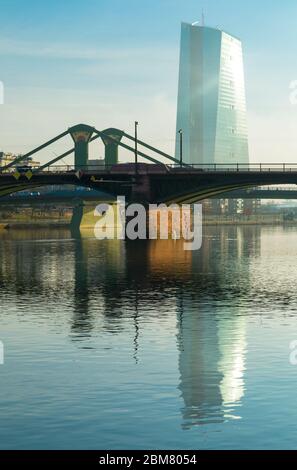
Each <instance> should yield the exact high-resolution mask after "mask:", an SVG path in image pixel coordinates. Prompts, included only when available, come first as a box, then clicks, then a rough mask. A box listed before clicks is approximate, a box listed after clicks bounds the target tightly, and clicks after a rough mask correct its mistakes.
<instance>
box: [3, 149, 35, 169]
mask: <svg viewBox="0 0 297 470" xmlns="http://www.w3.org/2000/svg"><path fill="white" fill-rule="evenodd" d="M18 157H20V155H14V154H13V153H5V152H0V167H3V166H6V165H9V164H10V163H12V162H13V161H14V160H15V159H16V158H18ZM17 166H30V167H31V168H39V167H40V162H36V161H34V160H33V159H32V158H31V157H29V158H27V159H25V160H22V161H21V162H19V163H17Z"/></svg>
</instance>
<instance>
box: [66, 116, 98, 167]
mask: <svg viewBox="0 0 297 470" xmlns="http://www.w3.org/2000/svg"><path fill="white" fill-rule="evenodd" d="M69 132H70V135H71V137H72V139H73V142H74V167H75V169H76V170H80V169H81V170H83V169H86V168H87V165H88V159H89V142H90V139H91V137H92V134H93V132H94V128H93V127H91V126H88V125H86V124H77V125H76V126H73V127H70V128H69Z"/></svg>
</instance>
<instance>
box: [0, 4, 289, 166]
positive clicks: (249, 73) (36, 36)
mask: <svg viewBox="0 0 297 470" xmlns="http://www.w3.org/2000/svg"><path fill="white" fill-rule="evenodd" d="M0 7H1V30H0V80H2V81H3V83H4V86H5V104H4V105H1V106H0V147H1V149H3V150H5V151H14V152H24V151H26V150H30V149H31V148H32V147H34V146H36V145H38V144H39V143H40V142H43V141H44V140H46V139H48V138H50V137H51V136H53V135H55V134H57V133H60V132H61V131H62V130H64V129H65V128H67V127H69V126H70V125H73V124H75V123H77V122H86V123H89V124H93V125H95V126H96V127H97V128H99V129H103V128H105V127H110V126H115V127H120V128H123V129H125V130H126V131H131V132H132V129H133V123H134V120H135V119H137V120H139V122H140V128H139V132H140V134H141V137H143V138H144V139H145V140H147V141H150V142H152V143H155V144H156V145H157V146H158V147H160V148H163V149H164V150H166V151H169V152H173V148H174V138H175V117H176V94H177V76H178V56H179V34H180V23H181V21H189V22H193V21H196V20H199V19H200V17H201V11H202V8H203V9H204V14H205V22H206V24H207V25H210V26H218V27H220V28H222V29H224V30H226V31H228V32H230V33H232V34H234V35H236V36H238V37H240V38H241V39H242V42H243V50H244V62H245V75H246V90H247V106H248V123H249V137H250V153H251V160H253V161H263V162H265V161H266V162H268V161H272V162H273V161H288V162H293V161H296V162H297V132H296V130H297V106H292V104H291V103H290V101H289V94H290V91H289V84H290V82H291V81H293V80H296V79H297V60H296V50H297V28H296V18H297V2H296V1H294V0H286V2H281V1H276V0H274V1H273V2H272V1H271V0H270V1H268V0H262V1H261V2H258V1H255V0H250V1H249V2H246V1H241V0H237V1H235V0H208V1H207V0H204V1H199V0H150V1H144V0H142V1H141V0H138V1H136V0H126V1H120V0H84V1H83V0H72V1H70V0H68V1H66V0H65V1H63V2H62V1H57V0H51V1H43V2H41V1H37V0H26V1H22V0H0ZM68 143H70V142H68ZM63 145H64V144H63ZM65 145H66V142H65ZM59 150H60V147H59V146H57V148H56V149H54V151H59ZM98 152H101V149H99V150H98V145H97V146H96V147H94V148H93V147H92V153H93V156H97V155H98ZM44 158H46V156H44Z"/></svg>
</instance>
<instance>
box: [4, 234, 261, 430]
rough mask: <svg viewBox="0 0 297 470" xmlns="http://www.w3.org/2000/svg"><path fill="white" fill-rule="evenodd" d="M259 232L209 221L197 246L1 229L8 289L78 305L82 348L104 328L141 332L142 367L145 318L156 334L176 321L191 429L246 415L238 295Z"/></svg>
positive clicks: (185, 422) (73, 330)
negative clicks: (210, 224)
mask: <svg viewBox="0 0 297 470" xmlns="http://www.w3.org/2000/svg"><path fill="white" fill-rule="evenodd" d="M260 230H261V229H260V228H259V227H219V228H208V229H207V231H206V232H205V234H204V242H203V246H202V249H201V250H199V251H197V252H189V251H184V250H183V242H181V241H174V240H169V241H164V240H159V241H157V240H156V241H148V242H146V241H139V242H129V241H126V242H122V241H118V240H115V241H101V242H100V241H98V240H95V239H90V238H83V237H82V238H77V239H72V238H71V236H70V234H69V233H68V232H62V231H60V232H59V231H57V233H55V234H54V236H53V233H52V232H50V233H49V232H47V231H42V232H39V234H36V232H34V235H33V234H29V233H28V231H23V232H20V231H15V232H10V233H9V234H8V233H6V232H2V233H1V234H0V237H1V243H0V256H1V263H0V269H1V273H0V282H1V295H4V293H6V294H7V292H8V291H10V292H11V293H12V292H13V296H14V298H17V299H19V300H21V301H23V300H24V298H26V297H27V298H30V297H32V296H33V297H34V301H35V302H45V303H46V302H48V299H55V301H56V302H57V303H60V305H61V308H63V309H64V310H66V306H68V307H69V304H71V311H72V316H71V318H70V326H68V335H69V337H70V338H71V341H73V342H74V343H75V344H76V345H77V346H78V347H82V348H84V347H86V345H85V341H86V340H87V338H90V337H91V336H92V335H93V336H96V335H97V334H99V332H102V331H106V332H107V333H108V334H112V335H119V334H120V333H122V332H125V331H126V330H127V331H128V332H129V334H130V333H131V330H132V334H131V343H132V344H131V350H132V351H133V352H132V355H133V359H134V361H135V367H138V366H139V364H140V363H141V359H140V358H141V352H142V344H141V341H142V330H143V329H144V328H145V325H146V324H147V323H148V322H149V323H150V324H152V325H154V328H155V331H156V335H157V334H158V328H161V327H162V326H160V325H161V323H160V322H161V320H162V319H164V318H168V319H169V321H172V319H174V321H176V328H177V335H176V337H177V342H176V346H177V350H178V364H177V367H178V371H179V372H178V374H179V379H178V383H177V384H176V387H177V388H178V390H179V391H180V395H181V398H182V401H183V406H182V408H181V415H182V423H181V424H182V427H183V429H190V428H191V427H193V426H196V425H202V424H204V423H220V422H222V421H224V420H226V419H231V418H239V417H240V408H239V405H240V403H241V401H242V399H243V397H244V392H245V355H246V349H247V344H246V331H245V330H246V318H245V316H244V312H242V306H241V305H238V304H237V302H236V300H235V298H234V297H235V296H238V293H239V292H243V293H246V292H248V291H249V290H250V286H249V282H250V277H249V264H250V260H251V259H252V258H253V257H256V256H258V255H259V253H260V248H261V247H260V240H261V237H260ZM32 240H35V242H34V243H33V242H32ZM227 259H228V263H226V260H227ZM19 314H22V313H21V312H20V313H19ZM50 314H51V312H48V316H49V318H50ZM61 314H62V313H61ZM34 320H35V319H34V317H33V316H32V317H30V321H31V322H33V321H34ZM64 328H65V326H64ZM93 347H95V346H93ZM96 347H98V348H99V347H100V345H97V346H96Z"/></svg>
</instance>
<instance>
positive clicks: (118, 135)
mask: <svg viewBox="0 0 297 470" xmlns="http://www.w3.org/2000/svg"><path fill="white" fill-rule="evenodd" d="M103 133H104V136H102V140H103V143H104V146H105V165H107V166H109V165H116V164H117V163H118V161H119V142H121V139H122V137H123V135H124V132H123V131H120V130H119V129H114V128H109V129H105V131H103ZM109 137H111V139H110V138H109Z"/></svg>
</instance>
